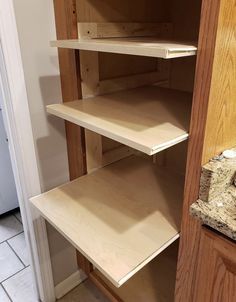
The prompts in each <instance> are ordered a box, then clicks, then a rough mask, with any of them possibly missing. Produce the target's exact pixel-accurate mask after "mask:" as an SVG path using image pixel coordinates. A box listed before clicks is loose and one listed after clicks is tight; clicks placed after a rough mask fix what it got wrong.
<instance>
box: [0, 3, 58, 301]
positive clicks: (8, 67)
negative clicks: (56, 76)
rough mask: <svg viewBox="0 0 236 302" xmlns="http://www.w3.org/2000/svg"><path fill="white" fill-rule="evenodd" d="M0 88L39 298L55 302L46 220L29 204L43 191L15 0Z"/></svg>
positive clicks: (0, 11) (1, 47)
mask: <svg viewBox="0 0 236 302" xmlns="http://www.w3.org/2000/svg"><path fill="white" fill-rule="evenodd" d="M0 89H2V91H3V103H2V112H3V118H4V124H5V127H6V131H7V135H8V140H9V149H10V156H11V161H12V166H13V173H14V178H15V182H16V189H17V195H18V199H19V205H20V210H21V215H22V220H23V226H24V232H25V237H26V243H27V246H28V250H29V255H30V262H31V268H32V271H33V281H34V288H35V296H36V299H39V300H41V301H43V302H54V301H55V289H54V282H53V275H52V266H51V259H50V253H49V246H48V238H47V231H46V224H45V220H44V219H43V218H42V217H41V216H40V215H39V213H38V212H37V211H36V210H35V209H34V208H33V207H32V206H30V203H29V198H30V197H32V196H35V195H38V194H40V193H41V187H40V180H39V172H38V167H37V160H36V154H35V147H34V139H33V133H32V126H31V120H30V112H29V107H28V98H27V91H26V85H25V79H24V71H23V64H22V59H21V53H20V44H19V39H18V32H17V25H16V19H15V13H14V6H13V0H7V1H6V0H0Z"/></svg>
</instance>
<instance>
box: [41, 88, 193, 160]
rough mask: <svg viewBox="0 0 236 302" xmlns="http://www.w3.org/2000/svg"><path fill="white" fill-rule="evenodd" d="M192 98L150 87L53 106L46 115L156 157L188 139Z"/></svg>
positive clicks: (49, 107)
mask: <svg viewBox="0 0 236 302" xmlns="http://www.w3.org/2000/svg"><path fill="white" fill-rule="evenodd" d="M191 97H192V95H191V94H190V93H186V92H181V91H177V90H170V89H166V88H159V87H157V86H147V87H143V88H136V89H131V90H128V91H124V92H123V91H122V92H117V93H114V94H108V95H103V96H97V97H95V98H90V99H86V100H79V101H74V102H70V103H66V104H54V105H50V106H47V111H48V112H49V113H51V114H53V115H56V116H58V117H60V118H63V119H65V120H68V121H70V122H73V123H75V124H78V125H80V126H83V127H85V128H87V129H89V130H91V131H94V132H96V133H99V134H101V135H104V136H106V137H109V138H111V139H113V140H116V141H118V142H120V143H122V144H125V145H127V146H129V147H131V148H134V149H136V150H139V151H141V152H144V153H146V154H148V155H153V154H155V153H157V152H160V151H161V150H164V149H167V148H169V147H171V146H173V145H175V144H178V143H179V142H182V141H184V140H186V139H187V138H188V127H189V115H190V106H191ZM179 108H181V110H179Z"/></svg>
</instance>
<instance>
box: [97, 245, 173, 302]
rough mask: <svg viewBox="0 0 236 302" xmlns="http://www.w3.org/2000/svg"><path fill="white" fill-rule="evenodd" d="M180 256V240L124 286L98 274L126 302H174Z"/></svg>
mask: <svg viewBox="0 0 236 302" xmlns="http://www.w3.org/2000/svg"><path fill="white" fill-rule="evenodd" d="M177 258H178V241H175V242H174V243H173V244H171V245H170V246H169V247H168V248H167V249H165V251H163V252H162V253H161V254H160V255H159V256H158V257H156V258H155V259H153V260H152V261H151V262H150V263H148V264H147V265H146V266H145V267H144V268H142V269H141V270H140V271H139V272H138V273H137V274H135V276H133V277H132V278H130V279H129V280H128V281H127V282H126V283H125V284H124V285H123V286H121V287H120V288H116V287H115V286H113V285H112V284H111V283H110V282H109V281H108V280H106V279H105V278H104V276H103V275H102V274H101V273H100V272H99V271H97V270H95V272H94V273H95V274H96V275H98V276H99V277H100V278H101V279H102V280H103V281H105V283H106V284H107V285H109V287H110V288H111V289H112V290H113V291H114V292H115V293H116V294H117V295H118V296H119V297H120V298H121V300H122V301H124V302H173V301H174V291H175V278H176V268H177Z"/></svg>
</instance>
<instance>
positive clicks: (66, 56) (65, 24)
mask: <svg viewBox="0 0 236 302" xmlns="http://www.w3.org/2000/svg"><path fill="white" fill-rule="evenodd" d="M54 11H55V23H56V32H57V38H58V39H76V38H77V37H78V32H77V15H76V1H75V0H54ZM58 56H59V65H60V74H61V91H62V98H63V102H69V101H73V100H75V99H79V98H81V85H80V82H81V81H80V69H79V52H78V51H75V50H70V49H59V50H58ZM65 127H66V138H67V150H68V162H69V173H70V179H71V180H73V179H75V178H77V177H79V176H81V175H84V174H86V156H85V141H84V129H83V128H81V127H79V126H77V125H75V124H72V123H69V122H65ZM77 261H78V266H79V267H80V268H81V269H83V270H84V271H85V272H86V273H89V272H90V271H91V264H90V262H89V261H88V260H87V259H86V258H85V257H84V256H82V255H81V254H80V253H79V252H77Z"/></svg>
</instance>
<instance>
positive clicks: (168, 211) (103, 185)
mask: <svg viewBox="0 0 236 302" xmlns="http://www.w3.org/2000/svg"><path fill="white" fill-rule="evenodd" d="M182 191H183V179H182V177H180V176H179V175H173V172H171V173H168V172H167V171H164V170H162V169H161V168H160V167H158V166H157V165H154V164H153V163H152V162H151V161H150V160H147V159H144V158H140V157H135V156H131V157H128V158H126V159H124V160H121V161H118V162H116V163H114V164H111V165H109V166H106V167H105V168H102V169H99V170H97V171H96V172H94V173H91V174H88V175H86V176H82V177H80V178H79V179H77V180H75V181H72V182H70V183H67V184H65V185H63V186H60V187H58V188H56V189H53V190H51V191H49V192H47V193H44V194H41V195H39V196H37V197H34V198H32V199H31V202H32V203H33V205H34V206H35V207H36V208H37V209H38V210H39V211H40V213H41V214H42V216H43V217H44V218H45V219H46V220H48V221H49V223H51V224H52V225H53V226H54V227H55V228H56V229H57V230H58V231H59V232H60V233H61V234H62V235H63V236H65V237H66V238H67V239H68V240H69V241H70V242H71V243H72V245H74V246H75V247H76V248H77V249H78V250H79V251H80V252H81V253H82V254H83V255H84V256H86V258H87V259H88V260H90V261H91V262H92V263H93V264H94V266H95V267H96V268H97V269H98V270H99V271H100V272H101V273H102V274H103V275H104V276H105V277H106V278H107V279H108V280H109V281H110V282H111V283H113V284H114V285H115V286H116V287H119V286H121V285H122V284H123V283H125V282H126V281H127V280H128V279H129V278H130V277H131V276H132V275H134V274H135V273H136V272H137V271H139V270H140V269H141V268H142V267H144V266H145V265H146V264H147V263H148V262H150V261H151V260H152V259H153V258H154V257H156V256H157V255H158V254H159V253H161V252H162V251H163V250H164V249H165V248H166V247H167V246H169V245H170V244H171V243H172V242H173V241H175V240H176V239H177V238H178V237H179V230H180V220H181V209H182Z"/></svg>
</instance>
